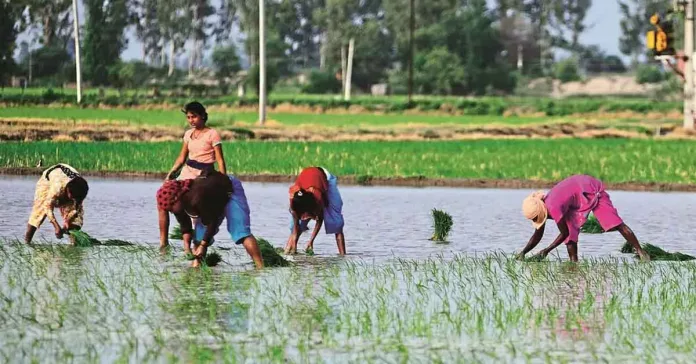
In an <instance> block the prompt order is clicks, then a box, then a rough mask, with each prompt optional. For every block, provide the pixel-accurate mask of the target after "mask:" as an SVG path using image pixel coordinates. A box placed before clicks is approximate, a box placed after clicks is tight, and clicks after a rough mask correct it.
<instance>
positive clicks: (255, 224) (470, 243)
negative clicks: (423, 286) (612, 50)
mask: <svg viewBox="0 0 696 364" xmlns="http://www.w3.org/2000/svg"><path fill="white" fill-rule="evenodd" d="M35 183H36V177H24V176H23V177H2V178H0V199H2V201H3V202H4V208H3V211H2V213H0V237H4V238H21V237H22V236H23V234H24V231H25V228H26V221H27V218H28V216H29V213H30V211H31V205H32V200H33V194H34V185H35ZM89 183H90V191H89V195H88V196H87V200H86V202H85V225H84V230H85V231H86V232H88V233H89V234H91V235H92V236H94V237H96V238H98V239H122V240H128V241H134V242H138V243H144V244H157V243H158V239H159V232H158V231H159V230H158V223H157V209H156V205H155V192H156V191H157V189H158V188H159V186H160V185H161V181H153V180H125V179H119V180H117V179H102V178H90V179H89ZM288 187H289V186H287V185H285V184H276V183H244V189H245V191H246V195H247V198H248V200H249V206H250V208H251V229H252V232H253V233H254V235H256V236H257V237H263V238H265V239H267V240H269V241H270V242H271V243H272V244H274V245H275V246H281V247H282V246H284V245H285V242H286V241H287V238H288V236H289V233H290V231H289V224H290V220H289V216H290V214H289V212H288V200H287V188H288ZM339 189H340V191H341V195H342V197H343V201H344V210H343V214H344V218H345V221H346V226H345V235H346V247H347V250H348V253H349V255H351V256H357V257H360V258H362V259H366V260H373V259H376V260H382V259H385V258H391V257H402V258H422V257H427V256H430V255H433V254H441V253H442V254H450V253H452V252H463V253H471V254H473V253H485V252H492V251H503V252H506V253H512V252H515V251H519V250H521V249H522V247H523V246H524V244H525V243H526V242H527V240H528V239H529V237H530V236H531V234H532V232H533V230H532V228H531V225H530V223H529V222H528V221H527V220H525V219H524V217H523V216H522V213H521V204H522V200H523V199H524V197H526V196H527V194H528V193H529V192H530V191H529V190H498V189H455V188H403V187H357V186H340V180H339ZM609 193H610V195H611V198H612V200H613V202H614V206H615V207H616V208H617V209H618V211H619V214H620V215H621V217H622V218H623V219H624V221H625V222H626V223H627V224H628V225H629V226H630V227H631V228H632V229H633V230H634V232H635V233H636V235H637V236H638V239H640V240H641V241H644V242H651V243H653V244H656V245H658V246H661V247H663V248H665V249H666V250H671V251H674V250H678V251H681V252H683V253H691V254H693V253H696V244H694V243H693V241H692V236H693V232H694V231H696V194H689V193H651V192H622V191H609ZM432 208H438V209H442V210H444V211H446V212H448V213H450V214H451V215H452V218H453V220H454V226H453V228H452V231H451V233H450V235H449V237H448V240H449V242H450V244H434V243H433V242H431V241H429V240H428V239H429V238H430V237H431V236H432V231H433V230H432V220H431V215H430V210H431V209H432ZM56 213H57V210H56ZM59 220H60V219H59ZM171 221H172V222H171V225H172V226H170V229H171V228H173V225H175V224H176V220H175V219H174V218H173V217H172V219H171ZM310 232H311V226H310V231H309V232H307V233H305V234H303V235H302V237H301V241H300V242H299V243H298V249H303V248H304V245H305V244H306V242H307V240H308V238H309V235H310ZM556 234H557V230H556V228H555V224H553V223H550V224H548V226H547V231H546V234H545V237H544V240H543V241H542V243H541V244H540V247H543V246H545V245H548V244H549V243H550V242H551V241H552V240H553V238H555V235H556ZM36 236H37V238H38V239H46V240H48V241H55V240H56V239H55V237H54V236H53V229H52V228H51V226H50V224H49V223H48V222H47V221H46V222H44V225H42V227H41V229H39V231H38V232H37V235H36ZM216 240H217V242H219V243H221V245H223V246H230V243H231V242H230V238H229V235H228V234H226V231H224V225H223V229H222V230H221V231H220V233H218V235H217V236H216ZM623 241H624V240H623V238H622V237H621V235H620V234H619V233H616V232H614V233H608V234H601V235H589V234H581V235H580V245H579V251H580V254H581V256H582V255H587V256H606V255H617V254H618V253H617V251H618V250H619V249H620V247H621V245H622V244H623ZM173 243H174V244H176V243H177V241H174V242H173ZM557 251H558V253H559V254H561V256H562V257H564V258H565V257H566V252H565V249H563V247H562V246H561V247H560V248H559V249H558V250H557ZM315 253H316V254H318V255H335V254H336V253H337V249H336V244H335V239H334V237H333V236H329V235H326V234H325V233H324V231H323V228H322V231H321V232H320V233H319V234H318V235H317V240H316V242H315Z"/></svg>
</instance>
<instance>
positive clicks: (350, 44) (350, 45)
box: [343, 38, 355, 101]
mask: <svg viewBox="0 0 696 364" xmlns="http://www.w3.org/2000/svg"><path fill="white" fill-rule="evenodd" d="M354 48H355V40H354V39H353V38H350V41H349V42H348V67H346V68H347V70H346V89H345V94H344V95H343V99H344V100H346V101H350V83H351V78H352V77H353V52H354Z"/></svg>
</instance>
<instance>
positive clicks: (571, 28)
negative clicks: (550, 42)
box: [552, 0, 592, 54]
mask: <svg viewBox="0 0 696 364" xmlns="http://www.w3.org/2000/svg"><path fill="white" fill-rule="evenodd" d="M591 6H592V0H554V3H553V15H554V21H553V22H552V24H553V25H554V28H555V29H556V31H557V33H556V36H555V39H554V41H555V45H557V46H559V47H560V48H564V49H567V50H569V51H571V52H574V53H576V54H577V53H578V52H580V51H581V47H580V35H581V34H582V33H583V32H584V31H585V30H587V26H586V25H585V17H586V16H587V11H588V10H590V7H591ZM567 33H570V36H566V34H567Z"/></svg>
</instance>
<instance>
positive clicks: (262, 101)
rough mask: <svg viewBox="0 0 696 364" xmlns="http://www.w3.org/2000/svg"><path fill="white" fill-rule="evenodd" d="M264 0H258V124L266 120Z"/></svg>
mask: <svg viewBox="0 0 696 364" xmlns="http://www.w3.org/2000/svg"><path fill="white" fill-rule="evenodd" d="M265 2H266V0H259V125H263V124H264V123H265V122H266V24H265V22H266V14H265V13H266V4H264V3H265Z"/></svg>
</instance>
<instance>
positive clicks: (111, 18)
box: [84, 0, 129, 86]
mask: <svg viewBox="0 0 696 364" xmlns="http://www.w3.org/2000/svg"><path fill="white" fill-rule="evenodd" d="M84 4H85V9H86V12H87V21H86V23H85V38H84V68H85V76H86V79H88V80H90V81H92V84H94V85H96V86H105V85H109V84H110V81H109V72H110V71H109V70H110V69H112V68H113V66H114V65H116V64H117V63H118V61H119V59H120V56H121V52H122V51H123V48H124V47H125V45H126V44H125V42H126V39H125V37H124V29H125V28H126V26H127V25H128V17H129V13H128V1H127V0H84ZM111 73H117V72H113V71H112V72H111Z"/></svg>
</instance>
